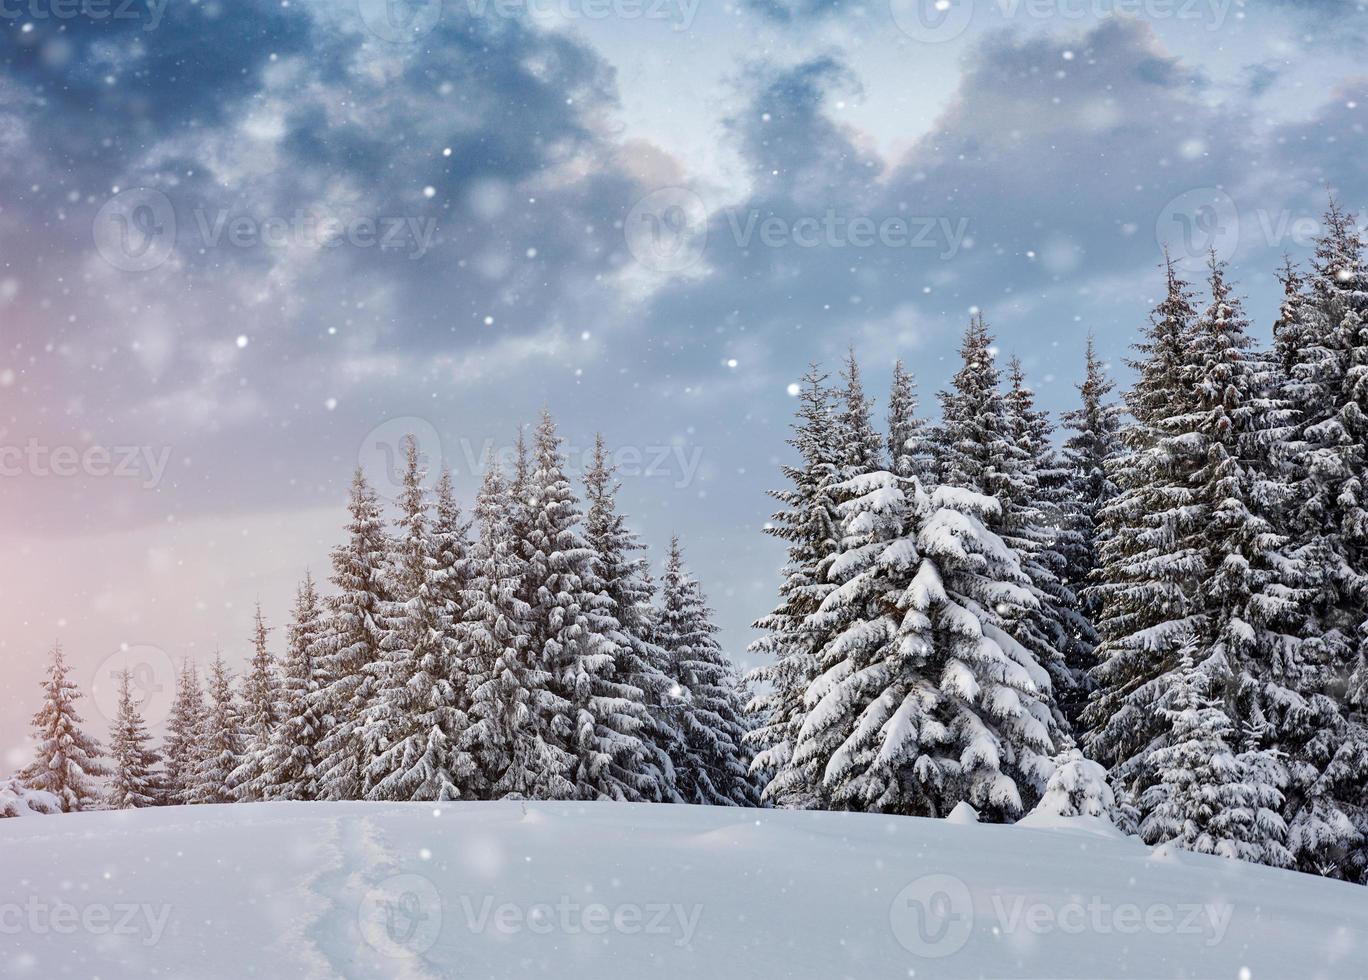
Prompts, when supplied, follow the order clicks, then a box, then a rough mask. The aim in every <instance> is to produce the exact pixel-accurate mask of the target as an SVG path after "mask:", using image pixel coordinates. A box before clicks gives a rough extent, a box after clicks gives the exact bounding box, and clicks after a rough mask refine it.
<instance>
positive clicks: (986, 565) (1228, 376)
mask: <svg viewBox="0 0 1368 980" xmlns="http://www.w3.org/2000/svg"><path fill="white" fill-rule="evenodd" d="M1281 280H1282V283H1283V285H1284V288H1285V299H1284V301H1283V303H1282V307H1281V311H1280V313H1279V315H1278V318H1277V322H1276V323H1274V324H1272V332H1271V336H1272V344H1271V346H1268V347H1261V346H1260V345H1259V344H1257V343H1256V342H1255V339H1254V335H1255V334H1256V333H1260V332H1261V331H1258V330H1256V328H1255V327H1254V326H1253V325H1252V324H1251V323H1250V322H1249V320H1248V319H1247V317H1246V315H1245V313H1244V311H1243V309H1242V302H1241V297H1240V292H1239V287H1238V282H1237V280H1236V278H1235V276H1234V273H1233V271H1232V270H1230V269H1228V268H1227V267H1226V266H1225V265H1224V264H1223V263H1222V262H1219V261H1217V259H1216V257H1215V256H1214V255H1213V256H1212V259H1211V262H1210V264H1209V269H1208V273H1207V275H1206V277H1205V281H1198V282H1188V281H1185V279H1184V278H1183V276H1182V274H1181V273H1180V271H1179V269H1178V268H1177V266H1176V265H1174V264H1172V263H1170V264H1168V265H1167V267H1166V294H1165V295H1164V296H1163V297H1162V300H1161V301H1160V302H1159V303H1158V305H1157V306H1155V308H1154V309H1153V311H1152V313H1151V315H1150V318H1149V322H1148V325H1147V326H1146V327H1145V328H1144V330H1143V338H1142V340H1141V342H1140V343H1138V344H1137V345H1136V346H1135V348H1134V351H1133V359H1132V361H1131V363H1130V365H1129V368H1130V371H1129V372H1128V373H1127V374H1126V381H1124V382H1123V383H1122V387H1124V390H1123V391H1119V390H1118V382H1117V380H1116V378H1114V377H1113V376H1112V373H1111V372H1109V371H1108V369H1107V367H1108V366H1107V365H1104V364H1103V363H1102V362H1101V360H1100V359H1099V358H1098V357H1097V356H1096V355H1095V353H1094V351H1093V349H1092V347H1091V345H1089V347H1088V349H1087V351H1086V352H1080V355H1081V356H1080V358H1079V360H1080V362H1081V363H1080V364H1079V368H1080V372H1081V377H1082V382H1081V383H1080V384H1079V385H1078V396H1079V397H1078V400H1077V404H1076V406H1075V407H1074V408H1073V409H1072V410H1071V411H1068V412H1066V413H1064V414H1063V415H1062V416H1061V417H1060V418H1059V419H1058V421H1057V422H1056V421H1054V420H1051V419H1050V418H1049V417H1047V415H1046V413H1044V412H1043V411H1041V410H1039V409H1038V408H1037V407H1036V404H1035V398H1034V395H1033V392H1032V389H1031V387H1030V382H1029V379H1028V378H1027V377H1025V375H1024V373H1023V371H1022V368H1021V366H1020V364H1019V362H1017V361H1016V359H1015V358H1011V357H1004V356H1003V355H1002V354H1001V353H1000V352H999V350H998V348H997V346H996V344H995V339H994V336H993V333H992V328H991V323H990V321H989V319H988V317H987V316H986V315H985V314H981V313H980V314H975V315H974V316H973V318H972V319H971V321H970V323H969V324H968V326H967V329H965V332H964V335H963V340H962V343H961V346H960V355H961V358H962V360H961V363H960V365H959V370H958V372H957V373H956V374H955V375H954V377H953V380H952V382H951V383H950V384H949V386H948V387H947V388H946V390H944V391H940V392H938V393H937V399H936V400H937V402H938V405H939V413H938V414H937V415H932V414H931V413H929V412H927V411H925V407H926V405H925V403H924V401H923V400H922V399H920V398H919V394H918V389H917V385H916V382H915V380H914V371H913V370H909V369H907V368H905V366H904V364H903V363H902V362H899V364H898V365H897V367H896V369H895V374H894V381H893V386H892V390H891V392H890V393H889V395H888V398H887V400H886V410H885V409H884V404H883V400H882V399H879V400H878V401H879V402H880V404H878V405H877V406H876V404H875V402H876V399H875V398H873V397H871V395H870V394H869V393H868V392H867V391H866V390H865V387H864V384H863V382H862V378H861V372H860V367H859V364H858V363H857V359H856V356H855V354H854V353H852V354H851V356H850V358H849V360H848V361H847V362H846V363H845V364H843V365H841V366H840V367H839V369H838V370H837V371H835V372H834V373H828V372H827V371H825V370H823V369H822V368H821V367H820V366H816V365H814V366H813V367H812V368H811V370H810V371H809V373H808V374H807V376H806V377H805V378H804V380H803V385H802V389H801V392H800V395H799V408H798V411H797V417H796V419H795V420H794V422H793V426H792V438H791V442H790V446H791V449H792V452H791V453H790V457H791V462H790V463H789V464H788V465H787V466H785V468H784V470H783V474H782V476H783V481H784V483H783V486H782V487H780V488H778V489H775V490H774V491H773V496H774V498H775V499H776V500H777V501H778V511H777V513H775V514H774V515H773V518H772V520H771V522H770V523H769V524H768V525H766V530H767V531H768V532H769V533H771V534H773V535H776V536H778V537H779V538H781V539H782V540H783V542H784V543H785V544H786V546H787V549H788V552H787V553H788V559H787V564H786V565H785V567H784V568H783V570H782V574H781V582H780V585H779V588H778V597H777V601H776V602H775V604H774V606H773V608H772V609H771V610H769V611H768V612H765V611H764V610H757V611H756V612H757V616H758V618H757V620H756V623H755V626H756V629H757V631H758V634H759V638H758V639H756V640H755V641H754V643H753V646H752V650H751V652H752V654H754V655H755V656H756V657H757V658H758V659H760V660H761V661H763V664H762V666H760V667H759V668H757V669H755V670H753V671H750V672H749V673H748V674H746V675H745V676H741V675H740V674H739V672H738V670H737V668H736V667H735V666H734V661H733V659H732V658H731V657H729V656H728V655H727V653H725V652H724V651H723V649H722V648H721V647H720V645H719V644H718V642H717V640H716V639H715V637H714V634H715V632H716V628H715V626H714V625H713V623H712V620H711V614H710V610H709V608H708V602H707V598H706V595H705V589H704V588H703V587H702V586H700V583H699V582H698V581H696V580H695V579H694V578H693V577H692V576H691V575H690V574H689V572H688V571H687V569H686V565H685V561H684V553H683V549H682V547H681V545H680V542H679V540H678V539H677V538H676V539H675V540H673V541H671V543H670V545H669V549H668V551H667V553H666V555H665V556H664V563H663V569H664V570H663V574H661V575H660V577H659V581H656V580H655V578H654V577H653V576H652V574H651V568H652V563H651V562H650V561H649V560H648V558H647V557H646V555H645V549H644V547H643V545H642V544H641V543H640V541H639V540H638V537H637V536H636V534H635V533H634V532H633V531H632V529H631V527H630V525H629V522H628V519H627V517H626V516H625V515H624V514H622V513H620V512H619V508H618V504H617V500H616V494H617V486H616V483H615V478H614V473H613V470H612V468H611V467H610V466H609V464H608V463H607V453H606V451H605V449H604V446H603V443H602V441H600V443H599V446H598V450H597V452H596V454H595V465H594V466H593V467H592V468H591V469H589V470H588V472H587V473H586V474H585V477H584V480H583V486H581V487H576V486H573V485H572V484H571V482H570V480H569V479H568V478H567V476H566V474H565V465H564V459H563V456H562V452H561V441H560V439H559V437H558V436H557V432H556V427H555V424H554V422H553V421H552V418H551V416H550V415H549V414H545V415H543V418H542V419H541V422H540V424H539V425H538V426H537V427H536V429H535V433H534V434H533V436H532V438H531V439H530V440H529V441H530V445H525V444H524V443H523V441H522V438H521V437H520V438H519V444H518V453H517V457H516V465H515V466H514V467H513V468H512V471H511V472H503V470H502V468H501V467H500V466H499V465H498V463H497V462H496V461H495V460H494V459H493V458H492V457H491V459H490V460H489V461H488V464H487V466H486V468H485V472H484V474H483V485H482V486H481V488H480V491H479V494H478V496H477V497H476V499H475V500H474V502H473V505H472V506H471V507H470V509H469V511H467V510H463V509H462V506H461V504H460V503H459V502H458V501H457V500H456V499H455V496H454V493H453V490H452V483H451V480H450V477H449V476H448V475H441V477H440V479H438V480H437V482H436V484H435V489H433V490H431V491H429V490H428V489H427V484H426V480H427V477H428V474H426V473H425V472H424V468H423V463H422V447H420V446H419V445H418V444H417V443H416V441H414V440H412V439H410V440H408V441H407V443H406V444H405V447H404V449H405V453H406V469H405V472H404V482H403V492H402V494H401V495H400V497H399V499H398V500H397V501H396V502H395V506H394V507H393V508H392V511H393V512H392V513H389V512H387V509H386V508H385V507H384V506H383V505H382V503H381V501H380V499H379V497H378V496H377V494H376V492H375V491H374V490H373V489H372V488H371V487H370V485H369V484H368V483H367V479H366V474H365V473H364V472H361V471H358V472H357V473H356V475H355V479H354V482H353V484H352V488H351V496H350V503H349V519H348V522H347V525H346V536H345V540H344V541H343V543H342V544H340V545H339V546H338V547H337V548H336V549H335V550H334V551H333V554H332V569H331V574H330V576H329V583H330V587H327V586H324V587H322V588H320V586H319V585H318V584H316V583H315V582H314V581H313V579H312V578H311V577H308V576H306V577H305V578H304V580H303V581H302V583H301V584H300V585H299V588H298V593H297V596H296V599H295V604H294V612H293V616H292V618H291V621H290V622H289V624H288V625H287V626H286V627H285V629H284V630H283V632H282V633H281V634H278V635H277V636H275V637H273V636H272V634H273V632H274V631H273V629H272V628H271V627H269V626H268V625H267V624H266V623H265V622H264V621H263V620H262V617H261V615H260V612H258V615H257V620H256V623H257V625H256V629H255V633H254V635H253V636H252V638H251V639H252V647H253V651H254V655H253V657H252V659H251V661H250V664H249V666H248V667H247V669H246V670H245V671H244V672H243V673H242V676H240V677H233V676H232V675H231V673H230V671H229V670H228V668H227V667H226V666H225V664H224V663H223V661H222V660H221V659H217V660H215V661H214V662H213V663H209V664H199V665H196V664H194V663H192V662H189V661H187V662H186V663H185V664H184V667H183V669H182V671H181V673H180V677H179V686H178V689H177V692H176V700H175V705H174V708H173V711H172V716H171V719H170V721H169V724H168V731H167V734H166V737H165V738H164V739H162V740H160V741H158V740H156V739H154V738H153V737H152V735H151V734H150V733H149V731H148V727H147V725H146V724H145V723H144V722H143V720H142V719H141V718H140V716H139V713H138V710H137V707H136V704H135V702H134V699H133V697H132V694H131V692H130V690H129V687H128V681H127V678H125V685H124V689H123V697H122V702H121V706H120V712H119V716H118V719H117V721H116V723H115V724H114V726H113V728H112V734H111V737H110V739H109V744H108V745H107V746H105V745H102V744H99V743H97V741H96V740H95V739H94V738H92V737H91V736H89V735H88V734H87V733H85V731H84V730H83V728H82V719H81V715H80V706H79V700H80V698H81V692H80V691H79V690H78V688H77V686H76V684H75V683H74V682H73V681H72V679H71V677H70V672H69V670H68V668H67V666H66V664H65V663H64V660H63V656H62V652H61V649H60V648H56V649H54V650H53V651H52V654H51V664H50V669H49V674H48V678H47V681H46V682H45V684H44V687H43V690H42V696H41V697H42V700H41V702H40V703H39V705H38V708H37V713H36V714H35V716H34V720H33V731H34V736H35V740H36V745H37V755H36V757H35V759H34V760H33V762H32V763H31V764H30V765H29V766H28V767H27V768H25V769H24V770H23V771H22V772H20V773H19V775H18V776H17V777H16V778H15V779H13V780H11V781H10V782H9V783H8V784H5V785H4V788H3V793H2V794H0V802H3V803H4V805H5V806H6V807H8V809H9V813H7V814H6V815H9V814H10V813H13V812H14V811H15V809H16V808H17V807H19V806H23V805H28V806H30V807H32V808H34V809H38V810H44V811H56V810H61V811H68V812H69V811H76V810H85V809H104V808H108V809H125V808H135V807H149V806H158V805H163V804H173V803H174V804H204V803H222V802H229V801H273V800H303V801H312V800H372V801H451V800H497V799H522V800H581V801H599V800H605V801H642V802H652V803H693V804H714V805H727V806H740V807H781V808H790V809H815V810H843V811H858V812H872V813H883V814H894V815H905V816H920V817H945V816H947V815H949V814H950V813H951V811H953V810H955V809H956V807H958V806H960V805H961V804H968V805H969V806H971V807H972V808H973V809H974V811H976V813H977V814H978V816H979V819H981V820H983V821H986V822H995V823H1011V822H1014V821H1016V820H1018V819H1019V818H1021V817H1022V816H1024V815H1025V814H1027V813H1028V812H1030V811H1032V810H1036V811H1047V812H1050V813H1053V814H1056V815H1059V816H1086V817H1094V818H1101V819H1105V820H1107V821H1110V822H1111V823H1112V824H1114V825H1115V826H1116V827H1117V828H1119V829H1120V830H1122V831H1123V832H1126V833H1132V834H1137V835H1138V836H1139V837H1140V838H1141V839H1142V840H1143V841H1144V842H1145V843H1147V844H1151V845H1154V844H1171V845H1174V846H1176V847H1178V848H1181V849H1185V850H1189V851H1194V852H1201V853H1206V854H1214V855H1220V856H1223V857H1228V858H1238V859H1242V860H1245V861H1251V862H1256V863H1261V864H1266V865H1271V866H1274V867H1279V868H1291V869H1296V870H1299V871H1301V872H1305V873H1307V874H1312V875H1320V876H1326V877H1331V878H1337V879H1342V880H1346V881H1350V882H1357V883H1361V884H1362V883H1368V660H1365V652H1364V651H1365V643H1366V642H1368V501H1365V494H1368V490H1365V481H1368V450H1366V449H1365V445H1368V263H1366V262H1365V256H1364V250H1363V244H1362V242H1361V241H1360V239H1359V237H1358V235H1357V232H1356V230H1355V225H1354V223H1353V220H1352V218H1351V216H1350V215H1348V214H1347V213H1345V212H1344V211H1342V210H1340V209H1339V208H1338V207H1337V206H1336V205H1334V204H1332V205H1331V207H1330V209H1329V211H1328V212H1327V213H1326V215H1325V219H1324V224H1323V232H1322V235H1321V237H1320V238H1319V240H1318V241H1317V243H1316V247H1315V254H1314V259H1313V260H1312V261H1311V262H1310V263H1309V265H1308V266H1307V267H1306V268H1297V267H1295V266H1293V265H1292V264H1291V263H1289V264H1288V265H1287V266H1286V268H1285V269H1284V270H1283V271H1282V274H1281ZM914 367H915V365H914Z"/></svg>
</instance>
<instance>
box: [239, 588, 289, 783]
mask: <svg viewBox="0 0 1368 980" xmlns="http://www.w3.org/2000/svg"><path fill="white" fill-rule="evenodd" d="M269 634H270V630H269V629H268V628H267V626H266V620H265V618H264V617H263V616H262V615H261V603H260V602H258V603H257V605H256V615H255V618H254V619H253V625H252V660H251V663H250V664H249V665H248V668H247V673H246V674H245V675H244V676H243V678H242V731H243V746H242V762H241V763H240V764H239V766H238V768H237V769H236V770H235V771H234V772H233V774H232V777H231V779H230V783H231V785H232V787H233V794H234V796H235V798H236V799H239V800H261V799H264V798H265V797H264V795H263V783H262V774H263V772H264V769H263V766H264V764H265V758H266V750H267V747H268V746H269V745H270V742H271V735H272V734H273V733H274V732H275V730H276V727H277V726H278V725H279V724H280V715H281V703H280V678H279V676H278V673H277V666H276V661H275V657H274V656H272V655H271V651H270V648H269V647H268V646H267V645H266V641H267V637H268V635H269Z"/></svg>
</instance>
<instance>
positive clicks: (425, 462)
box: [356, 415, 444, 501]
mask: <svg viewBox="0 0 1368 980" xmlns="http://www.w3.org/2000/svg"><path fill="white" fill-rule="evenodd" d="M409 436H412V437H413V438H414V439H415V440H416V441H417V443H418V469H419V472H420V473H421V474H422V477H423V481H422V482H423V485H424V486H425V487H427V488H429V489H431V488H432V487H434V486H436V485H437V479H438V477H439V475H440V473H441V469H442V466H443V462H444V461H443V456H442V437H441V435H440V434H439V433H438V432H437V427H436V426H434V425H433V424H432V423H431V422H429V421H428V420H427V419H421V418H418V417H417V416H414V415H406V416H402V417H400V418H393V419H389V420H388V421H385V422H381V423H380V424H379V425H377V426H376V427H375V428H373V429H371V430H370V432H368V433H366V437H365V438H364V439H362V440H361V445H360V447H359V448H358V449H357V453H356V464H357V465H358V466H360V467H361V469H362V470H364V471H365V473H366V479H367V480H369V481H370V485H371V487H372V488H374V490H375V492H376V493H378V494H379V495H380V496H381V497H383V498H385V499H386V500H391V501H392V500H397V499H398V497H399V495H400V494H401V493H402V492H403V490H404V468H405V466H406V465H407V463H406V456H405V454H406V453H407V452H408V450H407V448H406V447H405V443H406V442H407V440H408V437H409Z"/></svg>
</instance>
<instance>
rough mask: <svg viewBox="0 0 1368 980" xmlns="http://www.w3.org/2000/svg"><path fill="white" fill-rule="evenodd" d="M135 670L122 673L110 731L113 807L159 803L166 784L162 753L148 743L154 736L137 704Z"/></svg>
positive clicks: (108, 791) (108, 792)
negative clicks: (117, 702)
mask: <svg viewBox="0 0 1368 980" xmlns="http://www.w3.org/2000/svg"><path fill="white" fill-rule="evenodd" d="M132 685H133V673H132V671H128V670H125V671H122V672H121V673H120V675H119V707H118V711H117V714H116V715H115V716H114V724H113V725H112V726H111V728H110V732H109V756H110V759H111V760H112V764H111V765H110V774H109V786H108V788H107V789H106V791H105V802H106V804H107V805H108V806H109V808H110V809H111V810H132V809H134V808H137V807H145V806H158V805H159V804H160V803H161V802H162V799H163V795H164V792H165V787H164V786H163V785H162V777H161V773H160V772H159V771H158V769H157V767H158V766H159V765H160V764H161V756H160V755H158V754H157V752H156V750H155V749H153V748H151V746H150V745H149V744H148V743H149V742H151V741H152V736H151V735H149V734H148V732H147V723H146V722H145V721H143V717H142V715H141V714H139V713H138V706H137V705H136V704H134V703H133V686H132Z"/></svg>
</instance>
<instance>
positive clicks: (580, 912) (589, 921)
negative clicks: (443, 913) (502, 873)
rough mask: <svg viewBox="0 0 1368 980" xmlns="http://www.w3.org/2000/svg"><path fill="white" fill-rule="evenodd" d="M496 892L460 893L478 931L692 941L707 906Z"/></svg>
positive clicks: (466, 913)
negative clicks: (510, 898) (510, 897)
mask: <svg viewBox="0 0 1368 980" xmlns="http://www.w3.org/2000/svg"><path fill="white" fill-rule="evenodd" d="M494 901H495V900H494V897H493V896H492V895H486V896H484V898H483V899H482V900H481V901H480V902H479V904H478V906H477V904H476V901H475V899H474V898H472V897H471V896H469V895H462V896H461V900H460V903H461V911H462V913H463V914H464V916H465V924H466V928H467V929H469V930H470V931H471V932H474V933H484V932H490V931H492V932H496V933H498V934H499V935H503V936H516V935H518V934H519V933H522V932H530V933H533V934H534V935H538V936H547V935H551V934H552V933H556V934H559V935H564V936H577V935H581V934H584V935H589V936H604V935H607V934H608V933H610V932H611V933H616V934H618V935H624V936H635V935H643V936H674V937H675V938H674V944H675V945H676V946H687V945H689V943H690V942H691V941H692V940H693V936H694V932H695V930H697V928H698V920H699V918H700V916H702V914H703V906H702V905H699V904H697V903H695V904H693V905H690V906H684V905H682V904H680V903H678V902H647V903H645V904H635V903H631V902H625V903H622V904H618V905H605V904H603V903H602V902H586V903H580V902H577V901H575V900H573V899H572V898H570V897H569V896H568V895H562V896H561V897H560V899H559V900H558V901H557V902H556V903H555V904H551V903H549V902H543V903H539V904H534V905H528V906H526V907H524V906H522V905H518V904H517V903H515V902H502V903H500V904H499V905H497V906H496V905H495V904H494Z"/></svg>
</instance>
